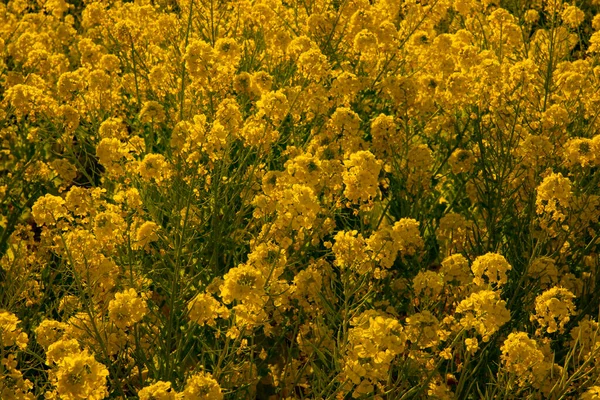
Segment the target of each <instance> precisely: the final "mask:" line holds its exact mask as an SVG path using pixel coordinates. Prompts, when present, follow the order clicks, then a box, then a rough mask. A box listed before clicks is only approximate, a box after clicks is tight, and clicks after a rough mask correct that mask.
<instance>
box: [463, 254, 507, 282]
mask: <svg viewBox="0 0 600 400" xmlns="http://www.w3.org/2000/svg"><path fill="white" fill-rule="evenodd" d="M511 269H512V266H511V265H510V264H509V263H508V262H507V261H506V259H505V258H504V257H503V256H501V255H500V254H495V253H487V254H484V255H483V256H479V257H477V258H476V259H475V261H473V265H472V266H471V270H472V271H473V274H475V278H473V282H474V283H475V284H476V285H478V286H483V285H485V284H486V283H488V284H491V285H495V286H498V287H499V286H502V285H504V284H505V283H506V282H507V280H508V278H507V275H506V273H507V271H510V270H511ZM484 277H485V278H486V279H484Z"/></svg>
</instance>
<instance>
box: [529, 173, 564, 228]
mask: <svg viewBox="0 0 600 400" xmlns="http://www.w3.org/2000/svg"><path fill="white" fill-rule="evenodd" d="M572 197H573V195H572V192H571V181H570V180H569V178H566V177H564V176H563V175H562V174H561V173H557V174H555V173H553V174H550V175H548V176H547V177H545V178H544V180H543V181H542V183H541V184H540V185H539V186H538V188H537V198H536V200H535V204H536V210H537V213H538V214H548V215H549V216H550V218H552V219H553V220H555V221H559V222H562V221H564V220H565V218H566V214H565V213H566V212H568V209H569V205H570V203H571V200H572Z"/></svg>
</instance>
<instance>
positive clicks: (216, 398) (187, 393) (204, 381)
mask: <svg viewBox="0 0 600 400" xmlns="http://www.w3.org/2000/svg"><path fill="white" fill-rule="evenodd" d="M180 395H181V399H182V400H222V399H223V394H222V393H221V387H220V386H219V382H217V381H216V380H215V379H214V378H213V377H212V375H211V374H210V373H208V372H200V373H197V374H194V375H192V376H190V377H189V378H188V379H187V380H186V382H185V388H184V389H183V392H181V394H180Z"/></svg>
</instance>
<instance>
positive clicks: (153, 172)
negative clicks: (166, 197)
mask: <svg viewBox="0 0 600 400" xmlns="http://www.w3.org/2000/svg"><path fill="white" fill-rule="evenodd" d="M138 173H139V174H140V176H141V177H142V179H144V180H145V181H147V182H152V181H154V182H156V183H157V184H160V183H162V182H163V181H165V180H168V179H169V177H170V176H171V169H170V166H169V163H168V162H167V161H166V160H165V157H164V156H163V155H162V154H147V155H146V157H144V159H143V160H142V162H141V163H140V165H139V167H138Z"/></svg>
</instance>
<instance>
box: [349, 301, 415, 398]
mask: <svg viewBox="0 0 600 400" xmlns="http://www.w3.org/2000/svg"><path fill="white" fill-rule="evenodd" d="M352 325H353V328H352V329H350V331H349V333H348V349H347V351H346V355H345V357H344V369H343V372H344V375H345V377H346V378H347V379H350V380H351V381H352V383H354V384H355V385H357V386H356V388H355V389H354V391H353V395H355V396H356V395H358V396H360V395H372V394H373V393H374V392H375V390H376V385H377V384H378V383H380V382H385V381H386V380H387V377H388V374H389V370H390V367H391V364H392V362H393V360H394V359H395V357H396V356H398V355H399V354H401V353H402V352H403V351H404V349H405V346H406V339H407V337H406V334H405V333H404V329H403V327H402V325H401V324H400V323H399V322H398V320H396V319H395V318H390V317H389V316H386V315H385V314H382V313H377V312H375V311H366V312H364V313H362V314H361V315H359V316H357V317H355V318H354V319H353V320H352Z"/></svg>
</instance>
